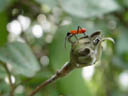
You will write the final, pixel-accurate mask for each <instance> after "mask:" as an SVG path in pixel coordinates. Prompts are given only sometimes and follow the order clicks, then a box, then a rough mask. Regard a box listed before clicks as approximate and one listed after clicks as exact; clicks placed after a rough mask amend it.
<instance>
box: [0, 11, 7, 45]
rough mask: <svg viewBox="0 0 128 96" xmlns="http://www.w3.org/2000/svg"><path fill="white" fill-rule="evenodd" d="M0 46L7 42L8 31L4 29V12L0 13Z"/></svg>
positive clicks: (5, 19)
mask: <svg viewBox="0 0 128 96" xmlns="http://www.w3.org/2000/svg"><path fill="white" fill-rule="evenodd" d="M0 18H2V19H1V20H0V46H2V45H4V44H5V43H6V42H7V36H8V32H7V30H6V25H7V23H8V18H7V15H6V13H5V12H2V13H0Z"/></svg>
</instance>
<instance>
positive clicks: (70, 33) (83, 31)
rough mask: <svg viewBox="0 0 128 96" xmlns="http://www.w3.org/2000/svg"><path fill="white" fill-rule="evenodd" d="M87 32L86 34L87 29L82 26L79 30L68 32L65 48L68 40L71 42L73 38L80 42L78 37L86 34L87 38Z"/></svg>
mask: <svg viewBox="0 0 128 96" xmlns="http://www.w3.org/2000/svg"><path fill="white" fill-rule="evenodd" d="M85 32H86V28H81V27H80V26H78V28H77V30H70V31H69V32H67V35H66V37H65V48H66V40H68V41H69V42H70V39H71V37H73V36H74V37H75V38H76V39H77V40H78V38H77V36H76V35H77V34H84V36H86V34H85Z"/></svg>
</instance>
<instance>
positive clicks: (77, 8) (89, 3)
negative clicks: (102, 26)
mask: <svg viewBox="0 0 128 96" xmlns="http://www.w3.org/2000/svg"><path fill="white" fill-rule="evenodd" d="M60 4H61V6H62V8H63V9H64V11H65V12H67V13H69V14H70V15H73V16H77V17H81V18H89V17H92V16H99V15H103V14H105V13H108V12H111V11H115V10H117V9H118V8H119V7H118V5H117V3H116V2H115V1H114V0H60Z"/></svg>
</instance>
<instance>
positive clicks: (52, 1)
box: [36, 0, 58, 8]
mask: <svg viewBox="0 0 128 96" xmlns="http://www.w3.org/2000/svg"><path fill="white" fill-rule="evenodd" d="M36 1H37V2H38V3H40V4H47V5H48V6H49V7H52V8H53V7H56V6H57V5H58V1H57V0H36Z"/></svg>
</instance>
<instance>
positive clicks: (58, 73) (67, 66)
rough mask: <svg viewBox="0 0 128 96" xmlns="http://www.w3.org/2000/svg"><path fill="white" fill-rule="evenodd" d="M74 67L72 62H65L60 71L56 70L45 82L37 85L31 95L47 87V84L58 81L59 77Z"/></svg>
mask: <svg viewBox="0 0 128 96" xmlns="http://www.w3.org/2000/svg"><path fill="white" fill-rule="evenodd" d="M73 69H74V67H73V66H71V64H70V63H67V64H65V65H64V66H63V67H62V68H61V69H60V70H59V71H57V72H56V74H55V75H53V76H52V77H51V78H50V79H48V80H46V81H45V82H43V83H41V84H40V85H39V86H37V87H36V88H35V89H34V90H33V91H32V92H31V94H30V95H29V96H34V95H35V94H36V93H37V92H38V91H39V90H41V89H42V88H44V87H46V86H47V85H49V84H51V83H52V82H54V81H56V80H57V79H58V78H60V77H63V76H65V75H67V74H68V73H69V72H70V71H72V70H73Z"/></svg>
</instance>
